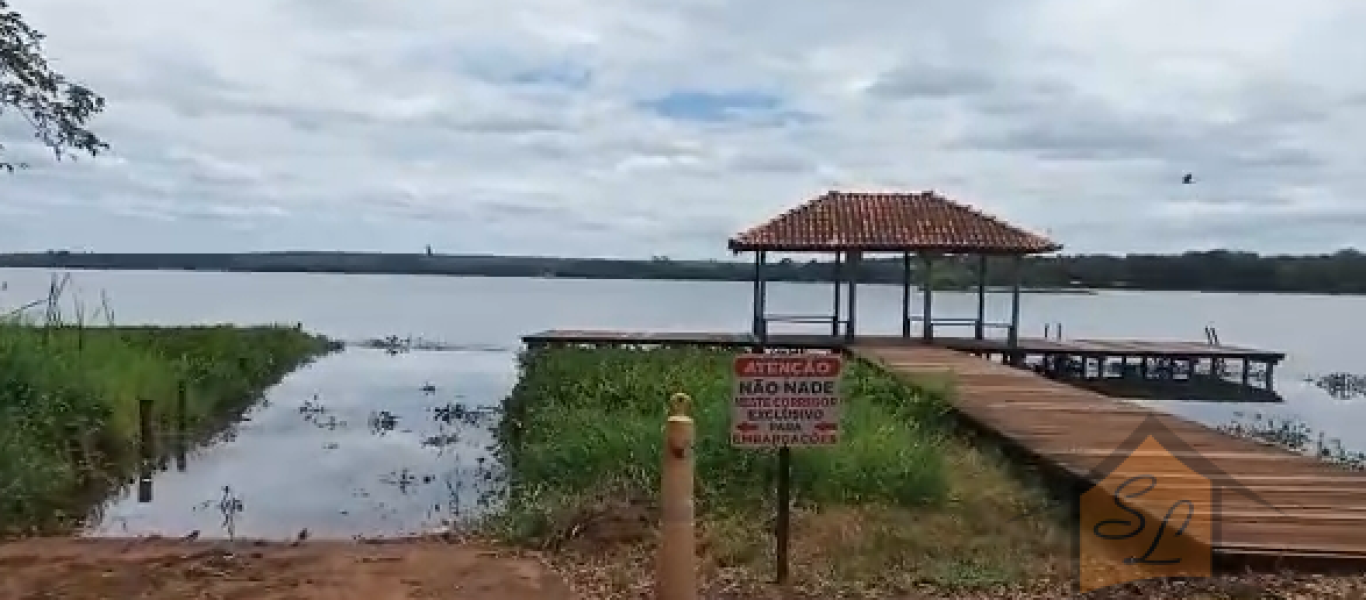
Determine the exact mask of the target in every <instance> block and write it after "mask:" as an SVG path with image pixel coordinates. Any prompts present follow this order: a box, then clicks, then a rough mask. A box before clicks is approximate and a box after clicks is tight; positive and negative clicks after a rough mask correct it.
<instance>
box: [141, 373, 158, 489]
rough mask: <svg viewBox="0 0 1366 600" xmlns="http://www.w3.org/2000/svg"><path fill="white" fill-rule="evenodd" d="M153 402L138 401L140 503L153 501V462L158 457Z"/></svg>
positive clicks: (144, 399)
mask: <svg viewBox="0 0 1366 600" xmlns="http://www.w3.org/2000/svg"><path fill="white" fill-rule="evenodd" d="M153 435H155V434H154V432H153V429H152V401H151V400H148V399H146V398H140V399H138V502H144V503H145V502H151V501H152V461H153V460H154V457H155V456H156V449H155V448H156V447H155V445H154V444H155V442H154V441H153V438H152V436H153Z"/></svg>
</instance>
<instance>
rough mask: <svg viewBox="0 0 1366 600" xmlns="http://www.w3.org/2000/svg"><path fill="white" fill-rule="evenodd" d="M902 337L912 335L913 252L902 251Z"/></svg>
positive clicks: (907, 337)
mask: <svg viewBox="0 0 1366 600" xmlns="http://www.w3.org/2000/svg"><path fill="white" fill-rule="evenodd" d="M901 337H903V338H905V339H910V337H911V253H910V252H902V253H901Z"/></svg>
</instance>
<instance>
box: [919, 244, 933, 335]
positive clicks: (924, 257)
mask: <svg viewBox="0 0 1366 600" xmlns="http://www.w3.org/2000/svg"><path fill="white" fill-rule="evenodd" d="M920 261H921V264H920V270H921V273H922V274H921V276H920V295H921V300H922V302H923V305H922V307H921V309H922V312H923V314H922V315H921V321H920V326H921V329H920V332H921V339H923V340H925V341H926V342H933V341H934V316H933V315H934V309H933V306H934V299H933V298H934V293H933V291H932V290H933V289H934V254H933V253H930V252H922V253H920Z"/></svg>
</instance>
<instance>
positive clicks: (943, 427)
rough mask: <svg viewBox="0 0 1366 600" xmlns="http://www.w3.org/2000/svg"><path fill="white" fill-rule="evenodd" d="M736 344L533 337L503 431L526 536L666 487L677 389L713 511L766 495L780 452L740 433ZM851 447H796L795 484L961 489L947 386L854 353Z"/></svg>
mask: <svg viewBox="0 0 1366 600" xmlns="http://www.w3.org/2000/svg"><path fill="white" fill-rule="evenodd" d="M734 356H735V354H734V353H733V352H729V351H721V350H710V349H698V348H665V349H655V350H635V349H580V348H543V349H534V350H528V351H526V352H525V353H523V355H522V357H521V379H520V380H519V382H518V383H517V385H516V387H515V388H514V389H513V391H512V394H511V395H510V396H509V397H508V399H507V400H506V402H505V409H506V412H505V415H504V421H503V424H502V426H501V429H500V435H501V437H502V438H503V442H504V452H505V453H506V456H505V464H506V466H507V468H508V471H509V478H510V483H511V492H510V499H509V506H508V513H507V514H508V515H510V516H511V517H513V518H512V519H511V520H510V521H509V522H508V523H505V525H511V526H512V527H514V529H515V531H511V532H510V533H511V535H514V536H527V537H535V536H540V535H545V534H546V533H547V532H546V531H544V528H546V527H553V525H552V524H551V523H550V522H549V521H550V520H551V519H552V515H550V514H549V513H550V512H552V511H554V510H557V509H558V508H557V507H559V508H562V507H563V506H565V505H567V504H568V505H572V504H574V503H575V502H584V501H591V499H592V498H597V497H601V495H602V494H603V493H611V494H613V495H617V496H630V497H639V498H652V497H654V495H655V494H656V493H657V490H658V486H659V477H660V460H661V458H660V457H661V451H662V435H661V428H662V426H663V423H664V418H665V415H666V413H667V410H666V401H667V399H668V398H669V396H670V395H671V394H673V393H675V392H686V393H688V394H689V395H691V396H692V398H693V402H694V405H693V411H692V416H693V418H694V420H695V421H696V424H697V425H696V426H697V442H696V447H695V457H696V465H697V493H698V503H699V509H700V510H702V511H704V512H705V511H721V512H734V511H746V510H750V509H754V508H762V507H764V506H767V505H768V502H767V501H766V500H765V498H766V497H767V496H768V494H770V493H771V490H772V489H773V485H774V483H773V482H774V479H773V475H774V466H775V459H774V456H773V453H772V452H768V451H754V450H739V449H735V448H732V447H731V446H730V440H729V428H730V422H729V419H730V413H729V406H730V397H731V393H732V385H733V380H732V378H731V372H732V366H731V363H732V360H733V358H734ZM846 372H847V375H846V381H845V382H844V390H845V401H844V408H843V421H842V435H841V440H840V443H839V445H838V446H837V447H833V448H822V449H807V450H794V451H793V480H792V482H793V494H794V499H795V500H796V501H797V502H801V503H809V504H826V503H844V504H851V503H857V504H885V505H899V506H925V505H933V504H938V503H941V502H943V501H944V500H946V499H947V496H948V491H949V487H950V485H949V480H950V477H949V473H948V463H947V461H946V459H945V452H944V445H945V443H946V442H947V440H948V436H949V435H950V432H951V427H952V426H951V423H950V417H949V416H948V415H947V403H946V401H945V398H944V395H943V394H939V393H932V392H929V391H913V390H911V389H910V388H908V387H906V386H903V385H901V384H900V383H898V382H897V381H895V380H893V379H891V378H889V377H887V376H886V375H884V374H882V373H881V372H880V371H878V370H876V369H874V368H871V367H868V366H865V365H862V364H858V363H852V362H851V363H850V364H849V365H848V368H847V371H846Z"/></svg>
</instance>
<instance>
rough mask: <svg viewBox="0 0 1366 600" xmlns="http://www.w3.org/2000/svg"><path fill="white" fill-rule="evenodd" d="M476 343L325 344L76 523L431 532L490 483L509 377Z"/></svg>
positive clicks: (232, 530)
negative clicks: (464, 348)
mask: <svg viewBox="0 0 1366 600" xmlns="http://www.w3.org/2000/svg"><path fill="white" fill-rule="evenodd" d="M507 366H508V365H507V364H506V361H505V360H504V357H501V356H498V355H495V354H491V353H487V352H411V353H405V354H401V355H390V354H387V353H385V352H383V351H379V350H372V349H350V350H346V351H344V352H340V353H337V354H333V355H331V356H328V357H326V358H324V359H322V360H320V361H317V362H315V363H313V364H311V365H309V366H307V367H305V368H304V369H302V370H300V371H298V372H296V373H294V374H292V375H290V376H289V377H288V378H287V379H286V380H285V381H284V382H283V383H281V384H280V385H278V386H275V387H274V388H272V389H271V390H270V391H269V392H268V393H267V395H266V397H265V400H264V401H263V402H262V403H261V404H259V405H258V406H257V407H256V408H254V409H253V410H252V411H250V412H249V413H248V414H247V415H246V416H245V419H244V420H243V421H242V422H241V423H239V424H238V425H236V426H235V427H233V428H232V430H230V431H229V432H228V433H227V434H226V435H225V436H224V439H222V441H220V442H219V443H217V444H215V445H212V446H209V447H206V448H203V449H201V450H200V451H198V452H195V453H193V454H192V455H191V456H189V457H187V460H186V461H185V470H184V471H180V470H177V469H176V468H175V466H174V465H168V468H167V469H165V470H163V471H161V472H159V473H157V474H156V476H155V477H154V479H153V486H152V498H151V501H150V502H141V501H139V499H138V497H137V494H136V486H129V487H128V488H126V489H125V490H124V492H123V493H122V494H121V495H120V496H119V497H117V498H115V499H113V500H112V501H111V502H110V503H109V504H108V505H107V506H105V507H104V508H103V510H102V511H100V513H99V515H98V518H97V520H96V522H95V523H94V524H93V525H92V526H91V527H90V528H89V530H88V532H87V533H88V534H89V535H95V536H105V535H114V536H124V535H151V534H156V535H163V536H170V535H189V534H191V533H192V532H196V531H198V532H200V534H201V535H203V536H205V537H243V538H266V539H280V538H284V537H288V536H293V535H297V534H298V532H300V531H304V530H307V531H308V534H307V535H311V536H317V537H321V538H351V537H367V538H373V537H388V536H399V535H410V534H423V533H432V532H436V531H440V530H443V529H444V528H446V527H447V526H448V525H449V524H451V523H453V522H459V521H463V520H467V519H470V518H474V517H477V516H478V515H479V514H481V511H483V510H484V509H485V507H487V506H489V502H490V500H496V495H497V493H498V492H499V490H500V489H501V473H500V472H499V470H498V469H497V463H496V459H495V457H494V456H493V453H492V444H493V436H492V433H491V430H490V428H491V426H492V424H493V423H494V422H495V421H496V419H497V413H496V412H495V411H494V410H493V409H494V408H496V402H497V400H498V399H500V398H501V393H502V392H503V391H504V390H505V389H506V388H507V387H508V386H510V385H511V381H510V379H509V377H508V375H509V373H510V372H509V370H508V369H507Z"/></svg>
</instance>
